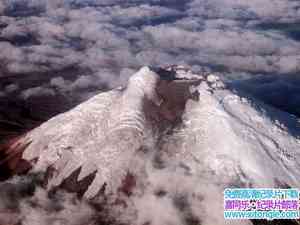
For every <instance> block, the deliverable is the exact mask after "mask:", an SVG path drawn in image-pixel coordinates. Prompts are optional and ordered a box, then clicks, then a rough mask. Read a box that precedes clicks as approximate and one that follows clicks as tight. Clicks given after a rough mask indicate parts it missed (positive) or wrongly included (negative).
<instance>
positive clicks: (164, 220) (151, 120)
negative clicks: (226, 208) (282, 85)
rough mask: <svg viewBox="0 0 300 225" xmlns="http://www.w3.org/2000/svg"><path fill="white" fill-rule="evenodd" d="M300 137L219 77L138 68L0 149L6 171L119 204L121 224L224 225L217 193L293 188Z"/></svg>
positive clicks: (291, 121)
mask: <svg viewBox="0 0 300 225" xmlns="http://www.w3.org/2000/svg"><path fill="white" fill-rule="evenodd" d="M298 131H299V121H297V119H296V118H295V117H294V116H292V115H290V114H288V113H285V112H281V111H277V110H276V109H274V108H272V107H269V106H267V105H264V104H263V103H260V102H258V101H254V100H253V99H252V100H251V98H250V97H247V98H246V97H240V96H238V95H236V94H234V93H233V92H232V91H230V90H228V89H226V87H225V85H224V84H223V83H222V82H221V81H220V80H219V78H218V77H217V76H214V75H207V74H193V73H192V72H191V71H189V70H187V69H185V68H183V67H178V66H174V67H169V68H165V69H157V68H149V67H144V68H142V69H141V70H140V71H139V72H137V73H136V74H134V75H133V76H132V77H131V78H130V80H129V82H128V85H127V86H126V87H121V88H118V89H115V90H112V91H109V92H106V93H102V94H99V95H97V96H95V97H93V98H91V99H90V100H88V101H87V102H85V103H82V104H81V105H79V106H77V107H76V108H74V109H73V110H71V111H69V112H66V113H63V114H60V115H58V116H56V117H54V118H52V119H50V120H49V121H47V122H46V123H44V124H42V125H41V126H40V127H38V128H36V129H34V130H32V131H31V132H29V133H28V134H26V135H25V136H24V137H21V138H20V139H18V140H15V141H14V143H13V144H11V145H9V146H7V148H6V149H8V150H7V151H8V152H9V151H11V152H14V151H15V152H17V153H18V154H19V155H18V157H15V159H14V160H13V161H12V162H10V159H13V158H14V157H11V158H9V157H8V158H7V161H8V162H10V165H11V171H14V170H15V171H17V172H25V171H28V170H29V169H30V168H31V170H30V171H31V172H44V173H45V174H46V176H45V178H44V179H45V184H46V187H47V189H48V190H53V189H57V188H60V187H61V188H64V189H67V190H68V191H71V192H76V193H78V194H79V195H81V196H84V197H85V198H88V199H92V198H94V197H95V196H109V197H108V198H111V199H118V201H119V202H120V199H122V200H121V202H123V203H124V204H125V205H126V207H124V208H123V209H122V213H121V214H120V213H116V212H111V213H112V214H114V213H115V216H116V217H118V218H119V219H120V221H125V222H128V221H129V222H128V223H129V224H154V225H155V224H193V223H192V222H193V221H194V222H195V223H194V224H197V222H198V223H200V221H201V223H202V224H224V223H225V221H224V220H223V214H222V212H223V210H222V207H223V200H222V193H223V190H224V188H227V187H297V188H300V151H299V149H300V140H299V137H297V132H298ZM18 149H20V150H18ZM17 153H16V154H17ZM20 153H21V154H20ZM12 154H14V153H12ZM21 161H22V162H23V164H24V163H25V162H26V165H23V164H21ZM21 165H23V166H21ZM112 208H113V207H112ZM160 210H164V211H165V213H164V214H163V215H161V213H160ZM112 211H113V210H112ZM212 212H214V213H212ZM248 223H249V221H237V222H236V224H248ZM232 224H233V222H232Z"/></svg>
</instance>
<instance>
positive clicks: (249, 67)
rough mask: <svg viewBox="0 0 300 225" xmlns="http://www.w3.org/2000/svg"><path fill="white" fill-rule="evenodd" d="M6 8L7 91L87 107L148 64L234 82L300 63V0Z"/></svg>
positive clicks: (17, 2)
mask: <svg viewBox="0 0 300 225" xmlns="http://www.w3.org/2000/svg"><path fill="white" fill-rule="evenodd" d="M0 15H1V17H0V48H1V53H0V86H1V88H2V90H1V92H0V98H1V96H2V98H9V99H12V98H14V100H16V98H17V99H19V100H22V101H23V100H25V101H27V100H28V99H31V98H32V97H34V96H37V95H38V94H39V93H40V94H41V96H45V95H47V96H50V97H51V96H52V97H53V98H55V96H58V95H60V96H61V95H64V96H66V98H67V99H68V101H72V102H74V104H77V103H78V102H80V101H82V100H84V99H86V98H88V97H90V96H92V95H94V94H95V93H97V92H98V91H99V90H101V89H106V88H112V87H115V86H118V85H120V84H122V83H124V82H126V80H127V79H128V77H129V76H130V75H131V74H132V73H133V72H134V71H135V70H136V69H137V68H139V67H140V66H141V65H145V64H146V65H147V64H148V65H156V66H157V65H166V64H187V65H190V66H191V67H193V69H194V70H198V69H199V68H200V67H209V68H211V69H213V70H217V71H219V72H222V74H224V75H228V76H226V77H229V78H230V79H231V78H234V79H236V78H240V76H236V74H244V75H245V76H246V77H247V78H249V77H250V76H252V75H256V74H271V75H273V74H276V75H285V74H298V73H299V70H300V66H299V65H300V64H299V61H300V54H299V52H300V43H299V39H300V38H299V37H300V35H299V33H300V32H299V29H298V28H297V27H298V26H297V25H298V24H299V21H300V3H299V2H298V1H286V0H275V1H274V0H263V1H261V0H253V1H247V0H239V1H234V0H212V1H211V0H184V1H179V0H163V1H159V0H151V1H145V0H109V1H103V0H101V1H100V0H55V1H47V0H42V1H38V0H4V1H1V3H0ZM229 74H233V76H229ZM7 79H8V80H9V81H7ZM29 80H30V81H33V82H28V81H29ZM12 84H13V85H17V86H18V89H17V90H16V91H15V92H14V95H13V96H14V97H13V96H12V95H11V94H10V93H11V92H9V91H7V90H8V89H9V85H12ZM283 94H284V93H283Z"/></svg>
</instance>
